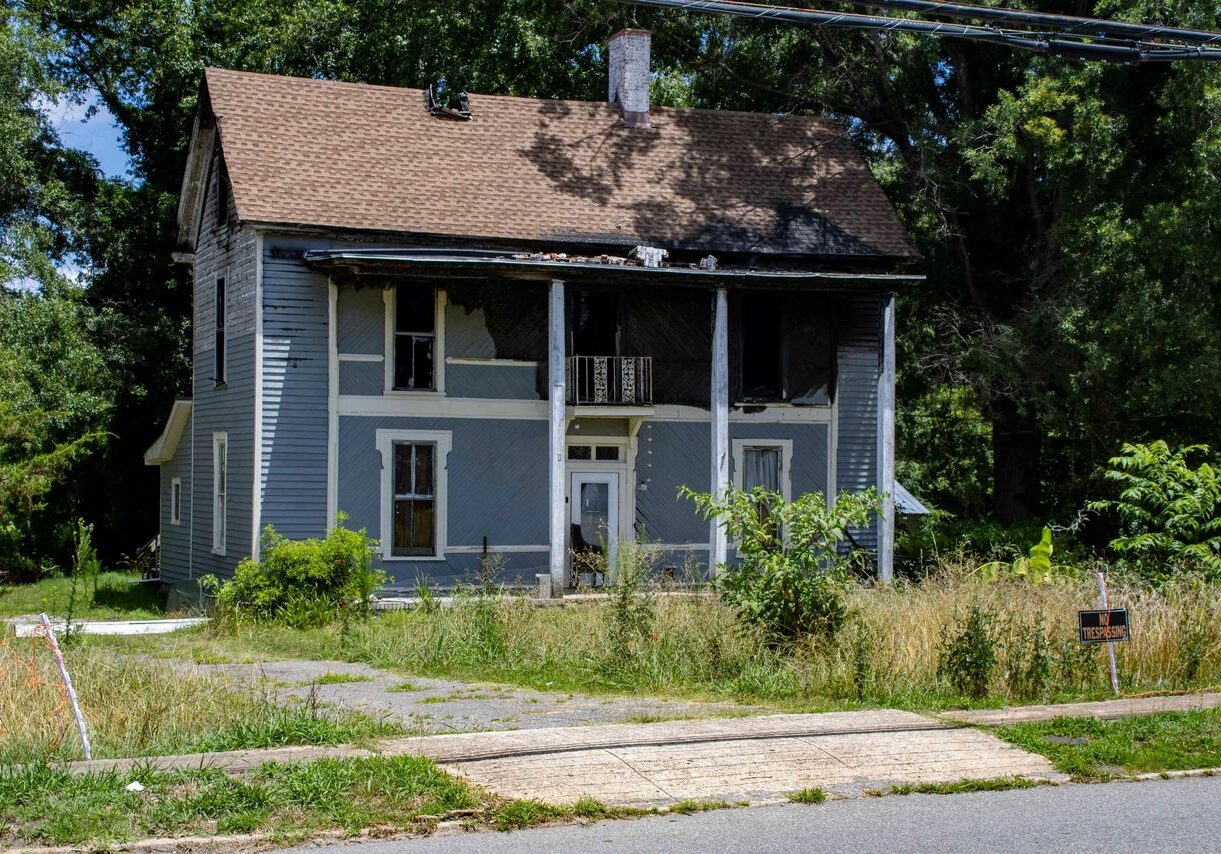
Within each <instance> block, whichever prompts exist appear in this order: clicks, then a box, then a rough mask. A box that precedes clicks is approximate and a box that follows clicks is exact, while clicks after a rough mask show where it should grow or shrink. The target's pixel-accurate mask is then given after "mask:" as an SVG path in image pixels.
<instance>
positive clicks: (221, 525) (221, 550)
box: [212, 432, 229, 557]
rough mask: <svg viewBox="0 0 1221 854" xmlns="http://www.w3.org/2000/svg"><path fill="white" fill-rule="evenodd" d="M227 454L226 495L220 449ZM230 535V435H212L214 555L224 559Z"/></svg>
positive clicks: (220, 433)
mask: <svg viewBox="0 0 1221 854" xmlns="http://www.w3.org/2000/svg"><path fill="white" fill-rule="evenodd" d="M221 448H224V453H225V493H224V495H223V496H222V495H221V493H220V490H219V489H218V488H217V487H218V486H219V485H220V453H219V451H220V449H221ZM228 534H229V434H228V433H226V432H218V433H213V434H212V554H214V555H220V556H221V557H224V554H225V540H226V538H227V537H228Z"/></svg>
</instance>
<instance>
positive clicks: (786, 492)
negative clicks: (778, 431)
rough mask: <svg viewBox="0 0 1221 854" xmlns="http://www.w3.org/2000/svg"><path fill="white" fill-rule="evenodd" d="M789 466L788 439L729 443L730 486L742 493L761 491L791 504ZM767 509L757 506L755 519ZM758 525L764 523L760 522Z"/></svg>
mask: <svg viewBox="0 0 1221 854" xmlns="http://www.w3.org/2000/svg"><path fill="white" fill-rule="evenodd" d="M792 462H793V442H792V440H791V439H735V440H734V441H733V468H734V472H733V484H734V486H735V487H736V488H737V489H740V490H743V491H744V492H753V491H754V490H755V489H756V488H761V489H763V490H764V491H766V492H770V493H774V494H777V495H779V496H780V497H782V498H783V499H784V500H785V501H791V500H792V489H791V485H790V484H791V481H790V473H789V472H790V467H791V466H792ZM766 514H767V506H766V505H765V504H763V503H760V505H759V515H760V517H764V516H766ZM760 521H766V519H763V518H761V519H760Z"/></svg>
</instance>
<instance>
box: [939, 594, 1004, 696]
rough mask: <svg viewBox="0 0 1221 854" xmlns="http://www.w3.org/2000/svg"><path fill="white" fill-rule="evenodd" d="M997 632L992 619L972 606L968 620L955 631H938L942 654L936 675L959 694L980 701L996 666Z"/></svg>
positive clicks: (976, 606) (980, 609)
mask: <svg viewBox="0 0 1221 854" xmlns="http://www.w3.org/2000/svg"><path fill="white" fill-rule="evenodd" d="M996 645H997V640H996V632H995V630H994V629H993V628H992V620H991V618H990V617H988V615H986V614H985V613H984V610H983V609H982V608H981V607H979V605H972V606H971V610H970V611H969V612H968V613H967V618H966V620H964V621H963V622H962V624H960V625H959V626H958V628H957V630H956V631H953V632H951V631H950V629H949V627H948V626H947V627H945V628H943V629H942V630H941V654H940V656H939V658H938V662H937V675H938V676H939V677H941V678H942V679H945V680H946V681H947V682H949V683H950V685H952V686H953V687H954V690H955V691H958V692H959V693H960V694H965V695H966V696H968V697H970V698H972V699H974V700H981V699H983V698H984V697H986V696H988V684H989V683H990V682H991V680H992V670H993V668H995V667H996Z"/></svg>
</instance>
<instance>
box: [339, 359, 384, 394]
mask: <svg viewBox="0 0 1221 854" xmlns="http://www.w3.org/2000/svg"><path fill="white" fill-rule="evenodd" d="M385 387H386V366H385V365H384V364H383V363H382V362H349V361H346V360H345V361H341V362H340V363H339V393H340V394H364V395H379V394H381V393H382V390H383V389H384V388H385Z"/></svg>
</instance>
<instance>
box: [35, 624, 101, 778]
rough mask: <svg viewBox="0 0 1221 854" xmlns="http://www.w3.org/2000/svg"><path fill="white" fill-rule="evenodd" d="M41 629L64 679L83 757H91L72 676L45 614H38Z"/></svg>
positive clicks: (87, 758)
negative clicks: (82, 749) (79, 736)
mask: <svg viewBox="0 0 1221 854" xmlns="http://www.w3.org/2000/svg"><path fill="white" fill-rule="evenodd" d="M38 619H39V621H40V622H41V623H42V630H43V632H44V633H45V634H46V636H47V643H49V644H51V652H53V653H55V663H56V664H58V665H59V678H60V679H62V680H64V690H65V691H66V692H67V694H68V702H69V703H71V704H72V715H73V717H75V718H76V731H77V732H79V733H80V734H81V747H83V748H85V759H86V760H89V759H92V758H93V748H92V747H90V746H89V734H88V733H86V732H85V718H84V716H83V715H82V714H81V706H80V703H78V702H77V701H76V689H75V688H73V687H72V677H71V676H69V675H68V665H66V664H64V654H63V653H62V652H60V651H59V642H58V641H57V640H55V632H54V631H53V630H52V629H51V621H50V620H49V619H47V615H46V614H39V615H38Z"/></svg>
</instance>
